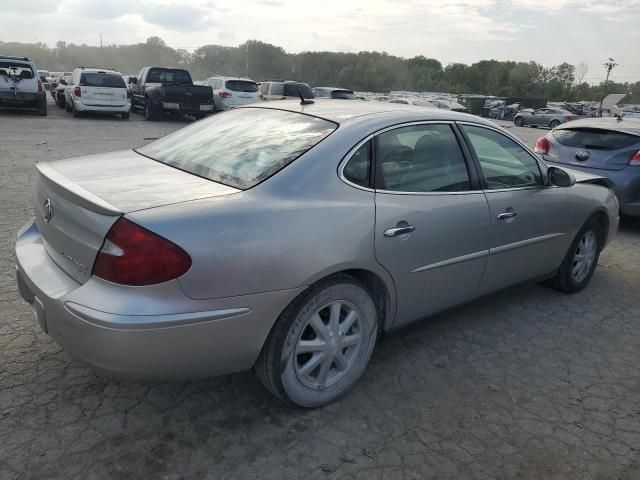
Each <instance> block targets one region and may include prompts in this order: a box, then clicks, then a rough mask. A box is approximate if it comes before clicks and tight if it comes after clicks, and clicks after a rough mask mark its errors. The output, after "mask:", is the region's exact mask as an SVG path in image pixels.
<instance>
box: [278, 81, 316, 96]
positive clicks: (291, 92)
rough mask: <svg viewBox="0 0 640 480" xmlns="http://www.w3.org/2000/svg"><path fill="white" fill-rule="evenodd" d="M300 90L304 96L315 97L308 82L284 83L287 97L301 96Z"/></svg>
mask: <svg viewBox="0 0 640 480" xmlns="http://www.w3.org/2000/svg"><path fill="white" fill-rule="evenodd" d="M298 92H300V93H301V94H302V96H303V97H304V98H315V97H314V96H313V92H312V91H311V88H310V87H309V85H307V84H306V83H285V84H284V96H285V97H299V96H300V93H298Z"/></svg>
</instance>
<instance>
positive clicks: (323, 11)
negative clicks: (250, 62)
mask: <svg viewBox="0 0 640 480" xmlns="http://www.w3.org/2000/svg"><path fill="white" fill-rule="evenodd" d="M100 33H102V36H103V42H104V43H106V44H111V43H117V44H124V43H138V42H143V41H144V40H145V39H146V38H147V37H149V36H152V35H157V36H159V37H161V38H163V39H164V40H165V41H166V42H167V43H168V44H169V45H170V46H172V47H179V48H187V49H189V50H193V49H194V48H197V47H199V46H201V45H206V44H221V45H232V46H235V45H239V44H240V43H243V42H244V41H245V40H247V39H256V40H262V41H264V42H269V43H273V44H275V45H279V46H281V47H283V48H284V49H285V50H286V51H287V52H299V51H302V50H330V51H349V52H358V51H361V50H378V51H386V52H388V53H390V54H393V55H400V56H404V57H411V56H415V55H424V56H427V57H432V58H436V59H438V60H440V61H441V62H442V63H443V64H445V65H446V64H448V63H451V62H463V63H473V62H474V61H477V60H480V59H491V58H494V59H498V60H525V61H527V60H536V61H538V62H540V63H542V64H543V65H545V66H551V65H556V64H558V63H561V62H563V61H567V62H569V63H573V64H574V65H577V64H579V63H580V62H586V63H587V64H588V65H589V71H588V73H587V75H586V80H587V81H589V82H591V83H594V82H598V81H601V80H603V79H604V75H605V70H604V67H603V66H602V64H603V63H604V62H605V61H606V60H607V58H608V57H613V58H615V60H616V62H618V63H619V64H620V65H619V66H618V67H617V68H616V69H615V70H614V71H613V73H612V77H611V78H612V79H613V80H617V81H637V80H640V0H512V1H506V0H340V1H339V0H323V1H322V0H321V1H318V0H315V1H308V0H256V1H249V0H191V1H183V0H174V1H165V0H60V1H57V2H56V1H55V0H26V1H19V0H0V40H2V41H21V42H34V41H36V40H38V41H42V42H45V43H48V44H50V45H51V46H53V45H54V44H55V42H56V41H57V40H66V41H67V42H75V43H82V42H84V43H87V44H89V45H97V44H98V43H99V41H100V37H99V34H100Z"/></svg>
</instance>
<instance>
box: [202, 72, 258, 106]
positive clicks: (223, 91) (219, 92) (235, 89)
mask: <svg viewBox="0 0 640 480" xmlns="http://www.w3.org/2000/svg"><path fill="white" fill-rule="evenodd" d="M202 85H208V86H210V87H211V90H213V103H214V105H215V109H214V110H215V111H216V112H222V111H224V110H229V109H230V108H235V107H241V106H243V105H248V104H249V103H256V102H259V101H260V100H262V97H261V96H260V92H259V91H258V84H257V83H256V82H254V81H253V80H249V79H248V78H232V77H211V78H207V79H206V80H205V81H204V82H202Z"/></svg>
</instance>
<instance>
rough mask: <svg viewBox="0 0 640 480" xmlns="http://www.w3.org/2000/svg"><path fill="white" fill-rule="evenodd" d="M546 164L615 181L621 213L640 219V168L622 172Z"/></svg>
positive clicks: (550, 162) (624, 169)
mask: <svg viewBox="0 0 640 480" xmlns="http://www.w3.org/2000/svg"><path fill="white" fill-rule="evenodd" d="M543 158H544V160H545V163H547V164H549V165H555V166H557V167H560V168H570V169H572V170H578V171H580V172H584V173H589V174H591V175H599V176H601V177H605V178H608V179H609V180H611V181H613V183H614V186H613V191H614V192H615V194H616V197H617V198H618V203H619V204H620V213H622V214H623V215H628V216H631V217H640V167H632V166H627V167H625V168H623V169H622V170H605V169H602V168H584V167H581V166H580V165H573V164H571V165H567V164H564V163H557V162H553V161H550V160H547V159H546V158H545V156H543Z"/></svg>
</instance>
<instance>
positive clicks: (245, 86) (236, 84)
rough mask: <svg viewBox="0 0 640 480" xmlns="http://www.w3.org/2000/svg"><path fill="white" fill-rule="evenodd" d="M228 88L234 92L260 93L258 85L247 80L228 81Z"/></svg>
mask: <svg viewBox="0 0 640 480" xmlns="http://www.w3.org/2000/svg"><path fill="white" fill-rule="evenodd" d="M226 86H227V88H228V89H229V90H231V91H233V92H249V93H254V92H257V91H258V85H256V83H255V82H250V81H247V80H227V81H226Z"/></svg>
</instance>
